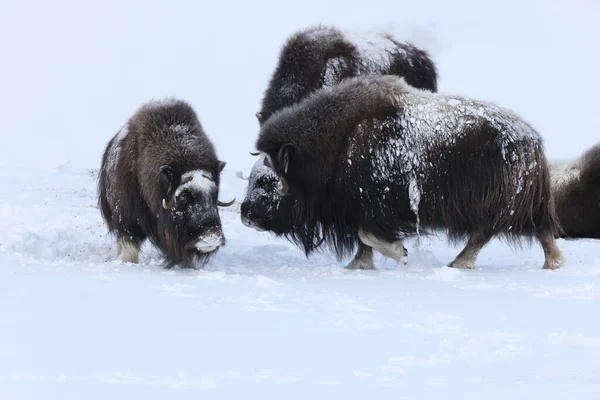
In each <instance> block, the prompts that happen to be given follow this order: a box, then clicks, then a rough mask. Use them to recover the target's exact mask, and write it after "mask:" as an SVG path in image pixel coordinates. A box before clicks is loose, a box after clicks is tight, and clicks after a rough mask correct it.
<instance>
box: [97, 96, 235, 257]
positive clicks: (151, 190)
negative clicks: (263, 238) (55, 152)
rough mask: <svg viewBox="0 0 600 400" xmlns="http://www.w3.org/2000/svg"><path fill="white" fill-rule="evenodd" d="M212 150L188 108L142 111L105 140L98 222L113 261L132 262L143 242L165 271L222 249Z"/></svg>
mask: <svg viewBox="0 0 600 400" xmlns="http://www.w3.org/2000/svg"><path fill="white" fill-rule="evenodd" d="M224 166H225V163H224V162H223V161H219V160H218V158H217V156H216V153H215V150H214V147H213V144H212V143H211V141H210V140H209V139H208V137H207V136H206V134H205V133H204V131H203V129H202V126H201V124H200V121H199V120H198V118H197V116H196V113H195V112H194V110H193V109H192V107H190V106H189V105H188V104H187V103H185V102H183V101H180V100H174V99H167V100H165V101H153V102H150V103H147V104H145V105H143V106H142V107H140V108H139V109H138V110H137V112H136V113H135V114H134V115H133V116H132V117H131V118H130V119H129V120H128V121H127V123H126V124H125V125H124V126H123V127H122V128H121V130H120V131H119V132H118V133H117V134H116V135H115V136H114V137H113V138H112V139H111V140H110V141H109V143H108V145H107V147H106V150H105V152H104V155H103V157H102V165H101V168H100V174H99V182H98V186H99V190H98V193H99V204H100V210H101V213H102V217H103V218H104V221H105V222H106V224H107V226H108V229H109V231H110V232H111V233H114V234H115V235H116V244H117V256H118V257H119V258H120V259H121V260H122V261H125V262H137V261H138V253H139V249H140V246H141V245H142V243H143V241H144V240H145V239H146V238H148V239H150V241H151V242H152V243H154V244H155V245H156V246H157V247H158V248H159V249H160V250H161V251H162V252H163V253H164V255H165V259H166V263H167V265H168V266H172V265H175V264H180V265H181V266H184V267H189V266H193V265H196V264H200V263H203V262H205V261H207V260H208V258H209V257H210V255H212V254H214V252H215V251H216V250H217V249H218V248H219V247H221V246H222V245H223V244H224V243H225V237H224V235H223V232H222V228H221V220H220V217H219V211H218V208H217V205H225V206H226V205H228V204H223V203H221V202H219V201H218V200H217V197H218V194H219V181H220V173H221V170H222V169H223V167H224Z"/></svg>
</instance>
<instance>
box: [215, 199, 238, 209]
mask: <svg viewBox="0 0 600 400" xmlns="http://www.w3.org/2000/svg"><path fill="white" fill-rule="evenodd" d="M233 203H235V197H234V198H233V200H231V201H230V202H229V203H223V202H222V201H221V200H217V205H218V206H219V207H229V206H231V205H233Z"/></svg>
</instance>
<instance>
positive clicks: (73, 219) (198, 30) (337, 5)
mask: <svg viewBox="0 0 600 400" xmlns="http://www.w3.org/2000/svg"><path fill="white" fill-rule="evenodd" d="M402 3H403V2H396V1H371V2H368V3H364V2H348V1H342V0H340V1H334V2H331V3H327V4H324V2H321V1H316V0H315V1H313V0H307V1H304V2H297V3H293V4H290V5H289V7H288V6H284V5H283V3H281V4H280V3H279V2H278V3H275V2H270V3H269V2H251V3H248V4H246V3H244V2H233V1H229V2H227V1H225V2H222V3H220V4H219V5H211V6H210V7H212V8H208V9H205V6H203V5H200V3H195V2H194V3H192V2H189V3H187V2H183V1H173V2H164V3H158V2H153V3H150V2H144V3H141V2H140V3H139V4H137V3H136V2H133V1H132V2H128V3H121V2H102V3H97V4H96V5H88V4H85V5H84V3H80V2H66V1H56V2H50V3H46V2H37V3H35V4H28V3H25V2H22V3H21V2H12V3H11V4H4V5H3V6H2V9H1V10H0V45H1V46H0V48H2V52H3V59H4V60H10V61H8V62H6V61H5V62H3V63H2V65H0V87H2V91H0V105H1V107H0V109H1V110H2V111H1V112H0V115H2V117H3V118H2V119H3V121H2V128H1V131H0V132H1V133H0V135H1V138H2V141H1V143H2V146H0V166H1V167H2V168H0V182H2V183H1V184H0V399H2V400H4V399H7V400H9V399H10V400H12V399H36V400H37V399H86V400H91V399H109V398H114V399H138V398H139V399H164V398H173V399H192V398H194V399H198V398H229V399H240V398H247V397H250V398H255V397H258V396H262V397H263V398H294V399H295V398H299V399H300V398H301V399H306V398H317V399H319V398H325V396H334V397H333V398H337V397H340V398H351V399H354V398H357V399H358V398H374V399H378V398H394V399H410V400H416V399H477V400H479V399H486V400H489V399H525V398H526V399H568V398H575V399H600V322H599V320H598V318H597V315H598V310H599V309H600V242H599V241H595V240H579V241H564V240H559V241H558V245H559V247H560V249H561V250H562V252H563V255H564V256H565V258H566V259H567V261H566V262H565V264H564V266H563V267H562V268H561V269H560V270H557V271H542V270H541V266H542V263H543V255H542V250H541V248H540V247H539V246H538V245H534V247H532V248H531V249H523V250H512V249H511V248H509V247H508V246H506V245H504V244H502V243H499V242H496V241H494V242H492V243H490V244H489V245H488V246H487V247H486V248H484V250H483V251H482V253H481V255H480V257H479V258H478V262H477V269H476V270H473V271H461V270H454V269H449V268H447V267H445V264H446V263H447V262H449V261H451V260H452V259H453V258H454V256H455V255H456V254H457V253H458V252H459V251H460V248H457V247H451V246H448V245H447V244H446V241H445V238H443V237H440V238H429V239H425V238H422V239H421V241H420V243H417V242H416V241H411V242H409V243H407V248H408V250H409V259H408V265H406V266H404V267H400V268H398V267H396V266H394V265H393V263H392V262H391V261H389V260H388V261H386V260H385V259H383V258H381V257H378V258H376V266H377V267H378V270H376V271H348V270H346V269H344V268H343V266H344V265H345V263H346V262H347V261H348V260H344V261H343V262H338V261H337V260H336V259H335V258H334V257H333V256H332V255H330V254H319V255H315V256H314V257H311V258H310V259H306V258H305V257H304V255H303V253H302V252H301V251H300V250H298V249H296V248H294V247H293V246H292V245H290V244H288V243H287V242H285V241H283V240H279V239H276V238H273V237H272V236H271V235H270V234H268V233H258V232H255V231H253V230H251V229H248V228H246V227H244V226H243V225H242V223H241V221H240V218H239V204H237V205H236V206H234V207H230V208H226V209H222V210H221V217H222V220H223V223H224V232H225V235H226V238H227V240H228V244H227V246H226V247H225V248H224V249H222V250H221V251H220V252H219V254H218V255H217V257H216V258H215V259H214V260H213V261H212V262H211V263H210V264H209V265H207V266H206V268H205V269H204V270H181V269H173V270H166V269H164V268H162V267H161V266H160V261H161V260H160V258H159V255H158V253H157V252H156V250H155V249H153V248H152V247H151V246H149V245H145V246H144V247H143V254H142V257H141V263H140V264H139V265H132V264H124V263H120V262H118V261H115V257H114V255H113V253H112V251H113V243H112V239H111V238H110V237H109V236H108V235H107V234H106V228H105V227H104V225H103V223H102V220H101V218H100V213H99V210H98V209H97V208H96V203H97V200H96V173H97V168H98V167H99V164H100V157H101V153H102V151H103V150H104V146H105V145H106V143H107V142H108V140H109V139H110V137H111V136H112V135H113V134H114V133H115V132H116V131H117V130H118V128H119V127H120V126H121V125H122V124H123V122H124V121H125V120H126V118H128V117H129V116H130V115H131V114H132V113H133V112H134V111H135V109H136V108H137V107H138V105H139V104H141V103H142V102H145V101H147V100H149V99H150V98H152V97H161V96H166V95H173V96H178V97H180V98H183V99H187V100H189V101H190V102H191V103H192V104H193V105H194V107H195V108H196V109H197V111H198V114H199V117H200V119H201V121H202V122H203V124H204V126H205V129H206V131H207V133H208V134H209V135H210V136H211V138H212V139H213V140H214V142H215V144H216V146H217V150H218V153H219V155H220V157H221V158H222V159H224V160H225V161H227V162H228V166H227V168H226V169H225V171H224V172H223V177H222V189H221V196H220V197H221V199H224V200H228V199H230V198H231V196H235V197H237V199H238V200H239V201H241V200H242V199H243V197H244V193H245V188H246V184H247V181H246V180H244V178H246V177H247V176H248V173H249V171H250V167H251V165H252V163H253V162H254V161H255V159H254V158H253V157H250V156H249V155H248V150H253V144H254V140H255V138H256V134H257V131H258V125H257V123H256V120H255V117H254V113H255V112H256V111H257V110H258V107H259V102H260V100H261V96H262V91H263V90H264V88H265V85H266V82H267V79H268V77H269V74H270V72H271V70H272V68H273V67H274V65H275V62H276V57H277V51H278V50H279V46H280V45H281V43H282V42H283V40H284V39H285V37H286V36H287V35H288V34H290V33H291V32H293V31H295V30H296V29H300V28H303V27H305V26H307V25H310V24H314V23H317V22H323V23H331V24H336V25H338V26H340V27H343V28H363V29H364V28H373V27H389V26H394V27H395V31H396V32H399V35H400V37H401V38H412V39H414V40H415V41H416V42H417V43H418V44H419V45H422V46H424V47H425V48H427V49H428V50H430V51H431V53H432V56H433V57H434V59H435V60H436V61H437V63H438V67H439V72H440V81H439V85H440V90H441V91H443V92H452V93H457V94H466V95H470V96H473V97H478V98H481V99H484V100H493V101H498V102H499V103H500V104H501V105H503V106H507V107H511V108H513V109H515V110H516V111H517V112H519V113H520V114H522V115H523V116H524V117H525V118H526V119H527V120H529V121H531V122H532V123H533V125H534V126H536V127H537V128H538V129H539V130H540V132H542V134H543V135H544V137H545V138H546V143H547V149H548V155H549V157H550V158H551V159H563V158H571V157H574V156H577V155H578V154H579V153H581V152H582V151H583V150H585V149H586V148H588V147H590V146H591V145H592V144H594V143H596V141H597V140H598V136H597V134H598V132H600V129H599V128H600V124H599V123H598V122H597V121H598V119H597V107H598V100H597V93H598V91H599V90H600V84H599V83H598V80H597V78H596V76H597V71H598V70H600V55H598V54H597V52H598V47H597V43H598V39H599V37H600V28H598V27H597V25H595V24H596V21H597V20H598V18H600V8H599V6H598V4H597V2H596V1H589V2H585V1H571V0H569V1H566V0H565V1H560V0H553V1H550V0H543V1H536V0H532V1H522V0H519V1H517V0H515V1H503V2H495V3H489V4H486V3H488V2H479V1H477V2H468V1H454V2H443V1H438V2H420V3H419V4H408V3H407V4H402ZM33 10H35V12H34V11H33ZM117 10H120V12H117ZM394 14H396V15H398V17H397V18H395V17H394ZM278 15H280V17H276V16H278ZM130 22H131V23H130ZM402 35H404V36H402ZM239 58H241V59H242V60H244V61H243V62H239ZM240 65H243V67H241V66H240ZM240 68H244V70H243V71H239V69H240ZM560 99H563V100H564V101H562V102H561V101H559V100H560Z"/></svg>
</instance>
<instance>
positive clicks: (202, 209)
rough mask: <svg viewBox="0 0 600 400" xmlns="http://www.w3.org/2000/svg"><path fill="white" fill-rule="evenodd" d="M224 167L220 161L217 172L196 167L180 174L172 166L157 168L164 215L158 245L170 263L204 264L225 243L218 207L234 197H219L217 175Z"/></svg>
mask: <svg viewBox="0 0 600 400" xmlns="http://www.w3.org/2000/svg"><path fill="white" fill-rule="evenodd" d="M224 166H225V163H224V162H222V161H220V162H219V167H218V170H216V171H215V170H212V171H211V169H196V170H191V171H186V172H183V173H182V172H181V171H177V169H176V168H175V167H173V166H169V165H163V166H161V167H160V172H159V173H160V177H159V182H160V185H161V189H162V193H164V196H163V197H162V204H161V208H162V214H163V216H164V218H161V221H160V222H162V225H163V226H162V227H161V226H159V227H158V229H159V231H160V233H161V235H160V236H161V239H162V240H161V241H162V242H164V243H163V245H162V246H160V247H162V248H163V250H164V251H165V253H166V255H167V262H168V263H169V264H171V265H172V264H176V263H177V264H182V266H186V267H190V266H194V265H197V264H203V263H205V262H206V261H208V259H209V258H210V256H211V255H213V254H214V253H215V252H216V251H217V250H218V249H219V248H220V247H221V246H223V245H224V244H225V236H224V234H223V229H222V226H221V219H220V217H219V210H218V207H219V206H221V207H228V206H230V205H232V204H233V202H234V201H235V199H233V200H232V201H230V202H229V203H223V202H221V201H219V200H218V194H219V174H220V172H221V170H222V169H223V167H224Z"/></svg>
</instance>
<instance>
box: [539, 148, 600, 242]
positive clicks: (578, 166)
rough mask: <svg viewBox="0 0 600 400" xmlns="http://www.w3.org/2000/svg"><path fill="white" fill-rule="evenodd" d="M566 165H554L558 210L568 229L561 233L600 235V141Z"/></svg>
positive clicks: (592, 236) (553, 178) (563, 234)
mask: <svg viewBox="0 0 600 400" xmlns="http://www.w3.org/2000/svg"><path fill="white" fill-rule="evenodd" d="M565 169H566V170H563V168H560V167H559V166H558V165H556V166H553V168H552V169H551V174H552V188H553V191H554V197H555V202H556V211H557V214H558V218H559V220H560V223H561V226H562V228H563V230H564V232H563V233H561V234H559V236H560V237H564V238H573V239H574V238H592V239H600V144H597V145H595V146H593V147H592V148H590V149H589V150H587V151H586V152H585V153H584V154H583V155H582V156H581V157H580V158H579V159H578V160H577V161H575V162H574V163H572V164H571V165H568V166H565ZM559 175H563V176H559Z"/></svg>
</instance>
